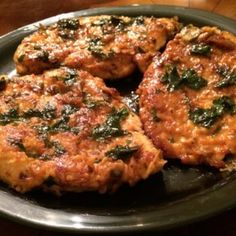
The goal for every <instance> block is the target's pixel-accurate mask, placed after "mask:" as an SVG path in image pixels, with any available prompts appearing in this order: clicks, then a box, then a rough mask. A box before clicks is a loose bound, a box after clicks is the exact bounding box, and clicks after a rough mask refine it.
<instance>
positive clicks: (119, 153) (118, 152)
mask: <svg viewBox="0 0 236 236" xmlns="http://www.w3.org/2000/svg"><path fill="white" fill-rule="evenodd" d="M138 149H139V147H138V146H133V147H129V146H128V145H125V146H121V145H117V146H116V147H115V148H113V149H111V150H110V151H108V152H106V153H105V155H106V156H108V157H111V158H113V159H115V160H117V159H127V158H129V157H131V156H132V155H133V154H134V153H135V152H137V151H138Z"/></svg>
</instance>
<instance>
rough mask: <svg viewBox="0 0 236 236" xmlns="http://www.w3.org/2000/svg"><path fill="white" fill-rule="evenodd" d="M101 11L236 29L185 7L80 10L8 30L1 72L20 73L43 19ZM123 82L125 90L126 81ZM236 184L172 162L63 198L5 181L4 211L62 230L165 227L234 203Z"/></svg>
mask: <svg viewBox="0 0 236 236" xmlns="http://www.w3.org/2000/svg"><path fill="white" fill-rule="evenodd" d="M99 14H117V15H129V16H137V15H147V16H157V17H172V16H179V19H180V21H181V22H183V23H184V24H188V23H192V24H195V25H199V26H201V25H215V26H218V27H219V28H221V29H225V30H228V31H231V32H232V33H234V34H236V28H235V21H233V20H230V19H228V18H225V17H223V16H219V15H216V14H212V13H209V12H206V11H201V10H194V9H189V8H183V7H174V6H159V5H145V6H144V5H142V6H128V7H115V8H99V9H91V10H84V11H78V12H73V13H68V14H63V15H59V16H55V17H52V18H49V19H46V20H43V21H40V22H36V23H34V24H31V25H28V26H25V27H22V28H19V29H17V30H15V31H13V32H11V33H8V34H7V35H5V36H2V37H1V38H0V51H1V55H0V62H1V64H0V72H1V74H2V73H5V74H11V75H12V74H14V73H15V70H14V64H13V61H12V56H13V53H14V51H15V49H16V47H17V45H18V44H19V43H20V41H21V40H22V39H23V37H25V36H26V35H28V34H30V33H32V32H33V31H35V30H37V28H38V26H39V24H44V25H49V24H52V23H54V22H56V21H57V20H59V19H61V18H69V17H74V16H88V15H99ZM137 76H138V75H137ZM129 83H130V78H127V79H126V80H125V81H122V86H123V87H125V85H127V84H129ZM136 85H137V84H136ZM114 86H116V85H114ZM117 86H118V88H119V89H120V90H121V91H122V86H120V85H117ZM235 190H236V174H235V173H224V172H219V171H216V170H214V169H210V168H207V167H186V166H182V165H180V164H179V163H178V162H169V164H168V165H166V167H165V168H164V170H163V171H162V172H160V173H158V174H157V175H155V176H152V177H151V178H149V179H148V180H146V181H142V182H140V183H139V184H137V185H136V186H135V187H133V188H129V187H127V186H124V187H123V188H121V189H120V190H119V191H118V192H117V193H115V194H113V195H99V194H97V193H80V194H76V193H69V194H66V195H64V196H62V197H60V198H58V197H56V196H53V195H51V194H46V193H42V192H40V191H33V192H31V193H29V194H25V195H20V194H18V193H16V192H14V191H12V190H10V189H9V188H7V187H6V186H5V185H4V184H1V185H0V213H1V215H2V216H5V217H7V218H10V219H12V220H14V221H17V222H22V223H25V224H29V225H32V226H37V227H40V228H50V229H54V230H61V231H71V232H122V231H130V232H131V231H132V232H133V231H137V230H146V229H155V230H162V229H167V228H168V229H169V228H172V227H175V226H177V225H182V224H186V223H189V222H193V221H196V220H200V219H204V218H207V217H209V216H211V215H213V214H216V213H219V212H221V211H223V210H225V209H228V208H231V207H233V206H234V205H236V191H235Z"/></svg>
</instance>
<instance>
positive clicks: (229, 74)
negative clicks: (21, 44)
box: [215, 67, 236, 88]
mask: <svg viewBox="0 0 236 236" xmlns="http://www.w3.org/2000/svg"><path fill="white" fill-rule="evenodd" d="M217 72H218V74H219V75H220V76H221V77H222V78H223V79H222V80H221V81H219V82H218V83H217V84H216V86H215V87H216V88H226V87H229V86H232V85H235V84H236V72H235V71H234V70H231V69H229V68H225V67H220V68H218V70H217Z"/></svg>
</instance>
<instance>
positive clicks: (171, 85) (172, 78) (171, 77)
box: [161, 66, 181, 92]
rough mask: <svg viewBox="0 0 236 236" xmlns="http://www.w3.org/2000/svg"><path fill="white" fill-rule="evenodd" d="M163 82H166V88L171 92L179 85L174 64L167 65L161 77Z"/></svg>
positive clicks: (179, 81)
mask: <svg viewBox="0 0 236 236" xmlns="http://www.w3.org/2000/svg"><path fill="white" fill-rule="evenodd" d="M161 82H162V83H163V84H167V90H168V91H169V92H173V91H174V90H176V89H178V88H179V87H180V85H181V80H180V76H179V73H178V71H177V68H176V66H168V67H167V68H166V71H165V74H164V76H163V77H162V78H161Z"/></svg>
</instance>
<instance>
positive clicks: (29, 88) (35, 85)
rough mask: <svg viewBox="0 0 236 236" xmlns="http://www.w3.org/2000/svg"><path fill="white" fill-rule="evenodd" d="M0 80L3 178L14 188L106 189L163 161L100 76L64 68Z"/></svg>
mask: <svg viewBox="0 0 236 236" xmlns="http://www.w3.org/2000/svg"><path fill="white" fill-rule="evenodd" d="M3 84H4V83H3V79H2V80H1V90H2V91H1V93H0V124H1V125H0V179H1V180H2V181H4V182H6V183H8V184H9V185H10V186H11V187H12V188H14V189H15V190H17V191H19V192H22V193H23V192H27V191H30V190H31V189H34V188H43V189H44V190H47V191H54V192H57V193H58V192H61V191H62V192H63V191H76V192H81V191H90V190H94V191H99V192H101V193H104V192H107V191H115V190H116V189H117V188H118V187H119V186H120V185H121V184H122V183H128V184H129V185H134V184H135V183H136V182H138V181H139V180H141V179H146V178H147V177H148V176H149V175H151V174H154V173H156V172H157V171H159V170H160V169H161V168H162V167H163V165H164V163H165V161H164V160H163V159H162V154H161V151H160V150H157V149H156V148H155V147H154V146H153V144H152V143H151V141H150V140H149V139H148V138H147V137H146V136H145V135H144V134H143V131H142V129H141V122H140V120H139V118H138V116H137V115H135V114H134V113H132V112H131V111H130V110H129V109H128V108H127V107H125V105H124V104H123V103H122V102H121V98H120V96H119V94H118V93H117V91H116V90H115V89H112V88H108V87H106V86H105V84H104V83H103V81H102V80H101V79H99V78H95V77H93V76H92V75H90V74H89V73H87V72H84V71H77V70H72V69H69V68H65V67H64V68H60V69H55V70H50V71H47V72H45V73H44V74H42V75H28V76H23V77H15V78H12V79H9V80H8V81H7V82H6V83H5V84H4V86H2V85H3ZM119 112H120V113H119ZM118 113H119V114H118ZM112 115H113V118H112V119H113V120H111V118H110V121H109V122H110V123H109V124H107V123H108V122H107V123H106V120H107V119H108V117H112ZM114 116H116V117H114ZM114 119H115V121H114ZM104 124H106V125H107V126H106V127H105V129H106V128H107V127H108V128H107V130H105V131H104V129H102V128H101V126H102V125H104ZM98 127H100V129H99V128H98ZM103 128H104V127H103ZM111 129H113V130H111ZM114 129H115V131H114ZM94 130H95V131H97V132H95V131H94ZM109 132H110V133H109ZM112 132H113V133H112ZM99 135H100V136H99ZM117 147H123V148H124V149H125V150H124V152H123V153H122V152H120V153H118V152H113V153H112V152H111V151H112V150H113V151H114V149H116V148H117ZM127 150H128V151H127ZM116 155H117V156H116Z"/></svg>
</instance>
